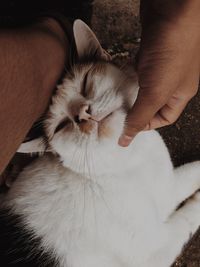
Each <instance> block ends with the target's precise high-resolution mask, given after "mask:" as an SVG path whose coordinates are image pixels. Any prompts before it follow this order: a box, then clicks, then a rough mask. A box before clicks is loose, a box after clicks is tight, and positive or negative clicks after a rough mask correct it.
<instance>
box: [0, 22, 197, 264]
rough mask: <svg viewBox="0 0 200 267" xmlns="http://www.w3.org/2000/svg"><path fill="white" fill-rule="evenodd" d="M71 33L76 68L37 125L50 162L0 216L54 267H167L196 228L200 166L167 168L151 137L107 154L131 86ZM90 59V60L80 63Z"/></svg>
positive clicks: (23, 182) (85, 36)
mask: <svg viewBox="0 0 200 267" xmlns="http://www.w3.org/2000/svg"><path fill="white" fill-rule="evenodd" d="M74 33H75V39H76V45H77V50H78V54H79V56H80V62H82V63H79V64H76V65H75V66H74V68H73V71H72V72H71V74H68V75H67V76H66V77H65V79H64V81H63V84H62V85H61V86H59V88H58V91H57V94H56V95H55V96H54V97H53V101H52V105H51V107H50V109H49V112H48V118H47V120H46V121H45V129H46V135H47V137H48V142H49V150H51V151H52V152H53V154H50V155H44V156H42V157H40V158H39V159H38V160H36V161H35V162H34V163H32V164H31V165H30V166H29V167H27V168H26V169H25V170H24V171H23V172H22V173H21V174H20V176H19V178H18V179H17V180H16V181H15V183H14V184H13V186H12V187H11V189H10V191H9V192H8V194H7V195H6V196H5V197H4V200H3V204H2V208H4V209H7V210H9V213H11V214H12V215H13V214H14V215H16V216H20V222H21V223H22V225H23V228H24V229H25V231H27V232H29V233H31V236H32V238H39V239H40V249H41V250H42V251H43V253H49V252H50V253H51V255H52V257H53V258H54V259H55V262H57V266H60V267H102V266H103V267H122V266H123V267H169V266H170V265H171V264H172V263H173V261H174V260H175V258H176V257H177V256H178V255H179V254H180V252H181V250H182V248H183V246H184V244H185V243H186V242H187V241H188V240H189V238H190V236H191V235H192V234H193V233H194V232H195V231H196V230H197V228H198V226H199V225H200V195H199V193H196V191H197V190H198V189H199V188H200V163H199V162H194V163H191V164H187V165H184V166H182V167H180V168H177V169H174V168H173V165H172V162H171V159H170V156H169V153H168V150H167V148H166V146H165V144H164V142H163V140H162V139H161V137H160V136H159V134H158V133H157V132H155V131H147V132H142V133H140V134H138V136H136V138H135V140H134V142H133V143H132V144H131V145H130V146H129V147H128V148H121V147H119V146H118V145H117V139H118V137H119V135H120V133H121V131H122V129H123V127H124V122H125V116H126V112H127V110H128V109H129V108H130V107H131V106H132V104H133V103H134V101H135V99H136V96H137V91H138V85H137V82H136V81H133V80H132V78H130V77H128V76H127V75H126V74H124V73H123V72H122V71H121V70H119V69H118V68H116V67H115V66H113V65H112V64H111V63H109V62H106V61H105V59H107V55H106V54H105V53H104V51H103V50H102V48H101V47H100V45H99V43H98V41H97V40H96V39H95V36H94V34H93V33H92V32H91V30H90V29H89V28H88V27H87V26H86V25H85V24H84V23H83V22H81V21H76V22H75V25H74ZM76 36H79V38H76ZM80 36H82V38H80ZM87 45H88V48H87ZM82 48H84V49H83V50H81V49H82ZM86 48H87V49H86ZM94 52H95V53H94ZM91 56H92V58H94V57H95V56H96V60H97V61H94V60H89V61H87V62H84V61H83V59H84V57H87V59H88V58H90V57H91ZM102 59H103V60H104V61H101V60H102ZM195 193H196V194H195ZM193 194H195V195H194V197H193V198H192V199H190V200H189V201H187V202H186V204H185V205H183V206H182V207H181V208H179V209H177V207H178V206H179V204H180V203H182V202H183V201H184V200H185V199H187V198H188V197H189V196H191V195H193ZM27 266H28V265H27ZM42 266H43V265H42Z"/></svg>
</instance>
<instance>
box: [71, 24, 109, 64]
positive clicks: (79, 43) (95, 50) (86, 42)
mask: <svg viewBox="0 0 200 267" xmlns="http://www.w3.org/2000/svg"><path fill="white" fill-rule="evenodd" d="M73 32H74V38H75V43H76V48H77V53H78V58H79V59H97V60H101V59H103V60H106V61H109V60H111V56H110V55H109V54H108V53H107V52H106V51H105V50H104V49H103V48H102V47H101V45H100V43H99V41H98V39H97V37H96V36H95V34H94V33H93V31H92V30H91V29H90V28H89V27H88V26H87V24H85V23H84V22H83V21H82V20H80V19H77V20H75V22H74V25H73Z"/></svg>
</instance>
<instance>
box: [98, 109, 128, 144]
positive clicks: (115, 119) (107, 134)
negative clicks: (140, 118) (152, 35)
mask: <svg viewBox="0 0 200 267" xmlns="http://www.w3.org/2000/svg"><path fill="white" fill-rule="evenodd" d="M125 118H126V114H125V113H124V112H123V111H122V110H121V109H120V110H117V111H115V112H114V113H113V114H112V115H111V116H109V117H108V118H106V119H105V120H104V121H102V123H101V124H100V125H99V129H98V137H99V140H106V139H107V140H110V141H111V140H113V141H114V142H116V140H117V139H118V138H119V136H120V134H121V132H122V130H123V127H124V121H125Z"/></svg>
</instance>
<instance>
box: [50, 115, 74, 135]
mask: <svg viewBox="0 0 200 267" xmlns="http://www.w3.org/2000/svg"><path fill="white" fill-rule="evenodd" d="M72 126H73V122H72V121H71V120H70V119H69V118H65V119H64V120H62V121H61V122H60V123H59V124H58V125H57V127H56V129H55V131H54V134H56V133H57V132H59V131H60V130H62V129H63V128H65V127H68V128H71V127H72Z"/></svg>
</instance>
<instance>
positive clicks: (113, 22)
mask: <svg viewBox="0 0 200 267" xmlns="http://www.w3.org/2000/svg"><path fill="white" fill-rule="evenodd" d="M138 10H139V1H138V0H124V1H117V0H114V1H113V0H96V1H95V5H94V10H93V20H92V26H93V29H94V31H95V33H96V34H97V36H98V38H99V39H100V41H101V43H103V45H104V47H105V48H107V49H108V51H109V52H110V53H111V54H112V55H113V56H114V58H115V61H116V62H117V63H118V64H120V65H123V64H126V63H127V62H132V61H133V60H134V56H135V54H136V51H137V49H138V47H139V42H140V38H139V37H140V24H139V16H138V14H139V12H138ZM159 132H160V134H161V135H162V137H163V139H164V141H165V143H166V145H167V147H168V149H169V151H170V154H171V157H172V161H173V163H174V166H179V165H181V164H184V163H187V162H191V161H194V160H200V90H199V92H198V94H197V95H196V96H195V97H194V98H193V99H192V100H191V101H190V103H189V105H188V106H187V108H186V109H185V111H184V112H183V114H182V115H181V117H180V118H179V120H178V121H177V122H176V123H175V124H174V125H172V126H169V127H164V128H163V129H160V130H159ZM147 267H148V266H147ZM173 267H200V230H199V232H198V233H196V235H195V236H194V237H193V238H192V240H191V241H190V242H189V243H188V244H187V245H186V247H185V249H184V250H183V253H182V254H181V255H180V257H179V258H178V259H177V261H176V262H175V263H174V265H173Z"/></svg>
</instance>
